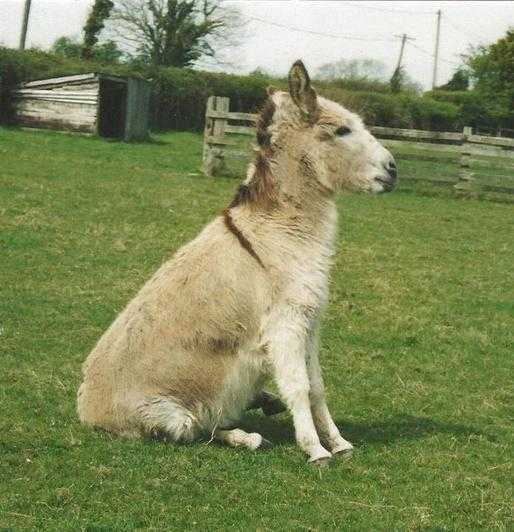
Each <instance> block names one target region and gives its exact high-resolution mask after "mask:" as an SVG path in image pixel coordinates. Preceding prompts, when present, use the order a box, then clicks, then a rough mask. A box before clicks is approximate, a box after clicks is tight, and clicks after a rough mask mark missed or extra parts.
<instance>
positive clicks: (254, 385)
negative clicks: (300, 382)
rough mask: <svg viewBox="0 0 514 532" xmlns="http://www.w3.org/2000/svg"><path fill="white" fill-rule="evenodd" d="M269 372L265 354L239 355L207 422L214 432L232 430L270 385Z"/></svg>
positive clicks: (246, 353)
mask: <svg viewBox="0 0 514 532" xmlns="http://www.w3.org/2000/svg"><path fill="white" fill-rule="evenodd" d="M266 370H267V365H266V360H265V356H264V355H263V354H262V353H260V352H250V353H248V352H245V353H239V354H238V357H237V359H236V361H235V363H234V366H233V367H232V368H231V370H230V371H229V372H228V373H227V376H226V378H225V380H224V382H223V386H222V388H221V390H220V393H219V395H218V397H217V398H216V401H215V404H214V412H213V413H212V414H211V416H209V419H206V420H205V421H206V422H207V423H208V424H209V429H210V430H212V429H214V428H215V427H221V428H225V427H230V426H232V425H235V424H236V423H237V421H238V420H239V419H240V417H241V415H242V413H243V412H244V411H245V409H246V408H247V406H248V405H249V403H250V402H251V401H252V400H253V398H254V397H255V395H256V393H257V392H258V391H259V390H260V389H261V388H262V386H263V384H264V382H265V381H266V378H267V371H266ZM202 424H203V423H202ZM206 428H207V427H206Z"/></svg>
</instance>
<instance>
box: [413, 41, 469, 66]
mask: <svg viewBox="0 0 514 532" xmlns="http://www.w3.org/2000/svg"><path fill="white" fill-rule="evenodd" d="M409 44H410V46H413V47H414V48H416V50H418V51H420V52H422V53H424V54H426V55H429V56H430V57H434V54H433V53H432V52H429V51H428V50H425V49H424V48H421V47H420V46H418V45H417V44H414V43H412V42H410V43H409ZM439 61H443V63H448V64H450V65H456V66H459V65H460V63H458V62H457V61H452V60H451V59H444V58H443V57H439Z"/></svg>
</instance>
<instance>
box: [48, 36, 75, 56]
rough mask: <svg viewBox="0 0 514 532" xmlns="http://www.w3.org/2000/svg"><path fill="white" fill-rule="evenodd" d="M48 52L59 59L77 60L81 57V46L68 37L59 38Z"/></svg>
mask: <svg viewBox="0 0 514 532" xmlns="http://www.w3.org/2000/svg"><path fill="white" fill-rule="evenodd" d="M50 51H51V52H52V53H53V54H55V55H59V56H61V57H69V58H78V57H81V56H82V44H80V43H79V42H78V41H76V40H74V39H71V38H70V37H59V38H58V39H56V40H55V41H54V43H53V44H52V48H51V49H50Z"/></svg>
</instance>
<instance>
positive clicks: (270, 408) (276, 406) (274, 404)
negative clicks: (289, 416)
mask: <svg viewBox="0 0 514 532" xmlns="http://www.w3.org/2000/svg"><path fill="white" fill-rule="evenodd" d="M261 408H262V412H263V413H264V415H265V416H268V417H269V416H275V415H277V414H280V413H281V412H285V411H286V410H287V406H286V405H285V404H284V403H283V402H282V401H281V400H280V399H279V398H278V397H273V398H270V399H269V400H268V401H266V402H265V403H264V404H263V405H262V407H261Z"/></svg>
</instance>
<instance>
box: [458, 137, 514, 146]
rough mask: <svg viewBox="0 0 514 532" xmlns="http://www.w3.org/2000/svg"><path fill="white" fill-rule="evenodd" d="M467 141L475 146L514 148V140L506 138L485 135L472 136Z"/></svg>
mask: <svg viewBox="0 0 514 532" xmlns="http://www.w3.org/2000/svg"><path fill="white" fill-rule="evenodd" d="M467 141H468V142H471V143H473V144H486V145H489V146H502V147H505V148H514V139H509V138H505V137H485V136H484V135H470V136H469V137H468V139H467Z"/></svg>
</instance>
